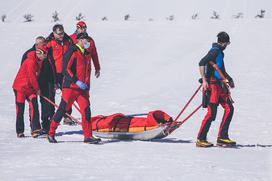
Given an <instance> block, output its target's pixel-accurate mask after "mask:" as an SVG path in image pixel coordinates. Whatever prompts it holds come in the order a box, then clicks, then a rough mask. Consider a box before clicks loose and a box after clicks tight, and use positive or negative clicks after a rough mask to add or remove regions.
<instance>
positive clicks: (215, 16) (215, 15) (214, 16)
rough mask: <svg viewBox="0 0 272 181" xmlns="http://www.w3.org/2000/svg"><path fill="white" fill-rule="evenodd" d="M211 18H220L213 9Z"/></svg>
mask: <svg viewBox="0 0 272 181" xmlns="http://www.w3.org/2000/svg"><path fill="white" fill-rule="evenodd" d="M211 19H220V16H219V14H218V13H217V12H216V11H213V15H212V16H211Z"/></svg>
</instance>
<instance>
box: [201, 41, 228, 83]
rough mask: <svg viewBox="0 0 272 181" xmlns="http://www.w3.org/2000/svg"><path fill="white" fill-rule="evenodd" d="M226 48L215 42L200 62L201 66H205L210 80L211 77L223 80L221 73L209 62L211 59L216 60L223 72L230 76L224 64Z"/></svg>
mask: <svg viewBox="0 0 272 181" xmlns="http://www.w3.org/2000/svg"><path fill="white" fill-rule="evenodd" d="M223 50H224V48H223V47H222V46H220V45H219V44H218V43H213V45H212V48H211V49H210V51H209V52H208V54H207V55H206V56H205V57H203V58H202V59H201V60H200V62H199V66H205V76H206V78H207V79H208V80H209V79H210V78H212V77H213V78H216V79H217V80H221V79H222V78H221V77H220V75H219V73H218V72H217V71H216V70H215V69H214V68H213V67H212V65H210V64H209V61H212V62H214V63H215V64H216V65H217V67H218V68H219V69H220V70H221V72H222V73H223V74H224V75H226V76H228V75H227V73H226V70H225V65H224V53H223Z"/></svg>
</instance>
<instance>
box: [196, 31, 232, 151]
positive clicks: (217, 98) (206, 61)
mask: <svg viewBox="0 0 272 181" xmlns="http://www.w3.org/2000/svg"><path fill="white" fill-rule="evenodd" d="M229 44H230V37H229V35H228V34H227V33H226V32H220V33H219V34H218V35H217V43H213V45H212V48H211V49H210V51H209V52H208V54H207V55H206V56H205V57H203V58H202V59H201V61H200V62H199V70H200V75H201V78H202V86H203V89H204V94H205V95H208V98H207V99H208V105H207V108H208V112H207V114H206V116H205V117H204V119H203V121H202V124H201V127H200V130H199V132H198V136H197V142H196V146H198V147H210V146H213V144H212V143H211V142H209V141H207V133H208V131H209V129H210V126H211V123H212V121H214V120H215V118H216V113H217V107H218V105H219V104H220V105H221V106H222V107H223V109H224V116H223V119H222V122H221V124H220V128H219V132H218V136H217V145H219V146H233V145H236V142H235V141H233V140H231V139H229V135H228V130H229V125H230V122H231V120H232V116H233V111H234V108H233V105H232V100H231V98H230V94H229V90H228V88H227V87H226V85H225V84H224V83H223V82H222V81H223V80H222V79H223V77H222V75H223V76H224V77H225V78H226V79H227V80H228V83H229V86H230V87H231V88H234V82H233V80H232V78H231V77H230V76H229V74H228V73H227V72H226V69H225V65H224V60H223V59H224V53H223V51H224V50H225V48H226V47H227V46H228V45H229ZM213 63H214V64H215V65H216V66H217V68H218V69H219V71H217V70H216V69H215V68H214V66H212V65H211V64H213ZM220 73H222V74H221V75H220Z"/></svg>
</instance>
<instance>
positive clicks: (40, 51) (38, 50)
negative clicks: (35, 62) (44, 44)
mask: <svg viewBox="0 0 272 181" xmlns="http://www.w3.org/2000/svg"><path fill="white" fill-rule="evenodd" d="M36 54H37V55H47V52H45V51H43V50H41V49H36Z"/></svg>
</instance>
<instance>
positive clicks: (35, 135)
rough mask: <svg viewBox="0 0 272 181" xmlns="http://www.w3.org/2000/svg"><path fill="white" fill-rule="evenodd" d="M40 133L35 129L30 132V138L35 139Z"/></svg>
mask: <svg viewBox="0 0 272 181" xmlns="http://www.w3.org/2000/svg"><path fill="white" fill-rule="evenodd" d="M40 132H41V130H40V129H36V130H34V131H32V132H31V136H32V137H33V138H37V137H38V136H40Z"/></svg>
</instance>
